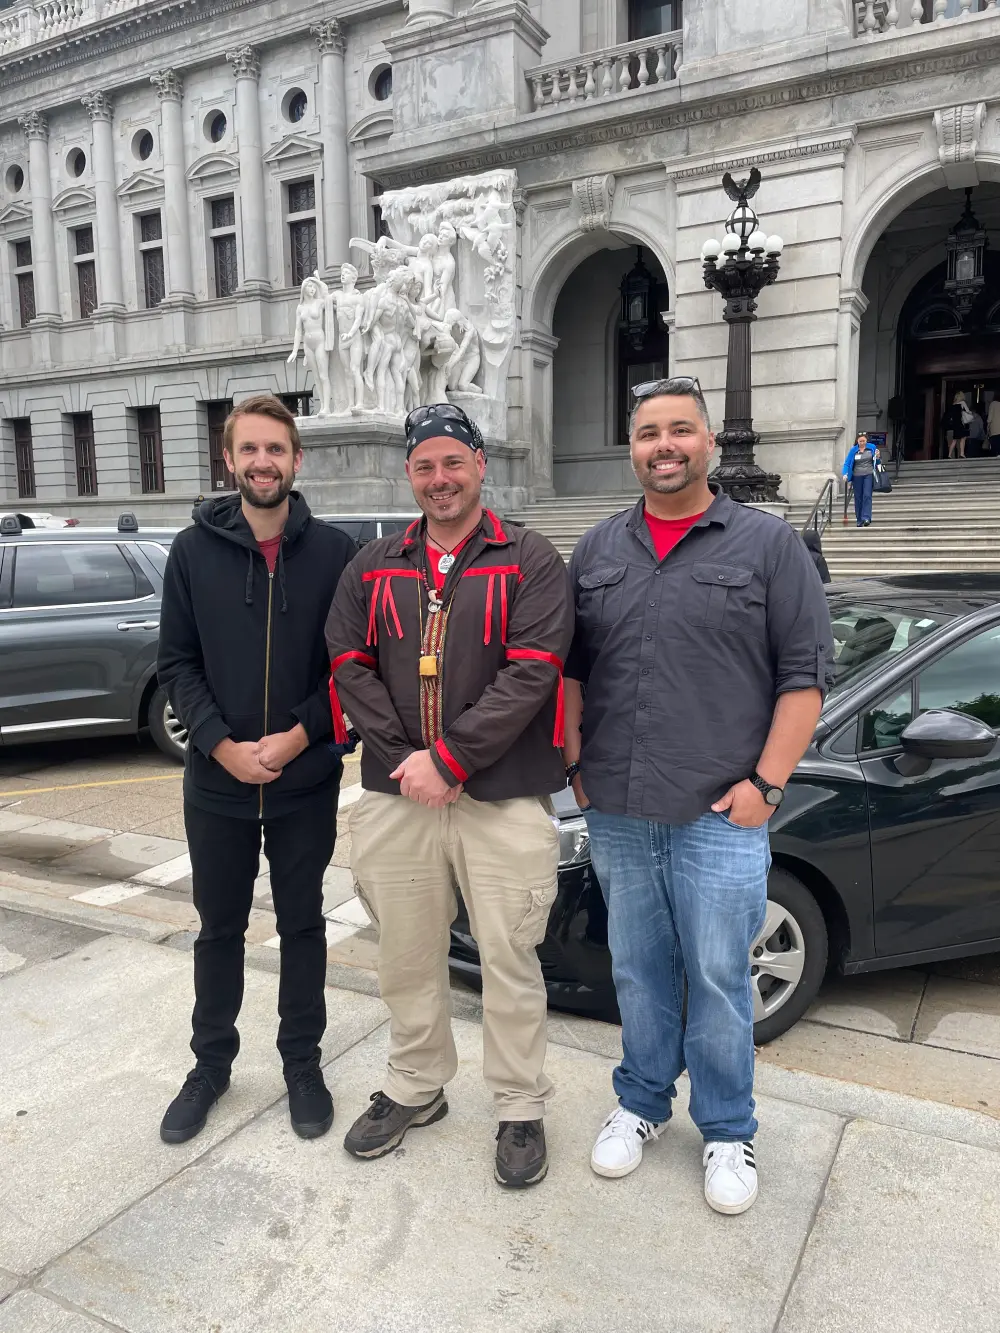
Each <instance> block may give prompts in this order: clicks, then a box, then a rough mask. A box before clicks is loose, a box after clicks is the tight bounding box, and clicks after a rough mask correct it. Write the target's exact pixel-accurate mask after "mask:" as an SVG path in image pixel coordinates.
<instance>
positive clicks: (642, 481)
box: [632, 457, 700, 495]
mask: <svg viewBox="0 0 1000 1333" xmlns="http://www.w3.org/2000/svg"><path fill="white" fill-rule="evenodd" d="M665 461H666V460H665V459H664V458H662V457H661V458H653V459H651V460H650V462H649V463H644V464H642V465H641V466H640V467H634V466H633V469H632V470H633V471H634V472H635V475H636V477H637V478H638V481H639V485H640V486H641V487H642V489H643V490H644V491H653V492H654V493H656V494H658V495H673V494H675V493H676V492H677V491H683V490H684V489H685V488H686V487H688V486H690V485H691V483H692V482H694V481H697V480H698V478H699V475H700V474H699V473H696V472H695V471H694V470H693V469H692V467H691V460H690V458H682V459H671V460H670V461H671V462H679V463H680V464H681V467H680V468H679V470H678V471H677V472H670V473H667V474H665V475H661V474H660V473H659V472H656V471H654V467H653V465H654V464H655V463H662V462H665Z"/></svg>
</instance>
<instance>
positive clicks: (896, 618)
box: [451, 574, 1000, 1043]
mask: <svg viewBox="0 0 1000 1333" xmlns="http://www.w3.org/2000/svg"><path fill="white" fill-rule="evenodd" d="M827 592H828V597H829V601H830V610H831V615H832V619H833V627H834V642H835V651H836V660H837V668H836V677H837V678H836V684H835V686H834V688H833V689H832V690H831V692H830V695H829V697H828V699H827V701H826V704H825V706H824V708H823V714H822V718H821V720H820V723H819V726H818V727H817V729H816V734H815V737H814V739H813V743H812V745H811V746H810V748H809V750H808V752H807V754H806V755H805V758H804V759H803V760H802V762H801V764H800V765H799V767H798V769H797V770H796V772H795V774H794V775H793V777H792V780H791V782H790V783H789V785H788V790H787V794H786V799H785V801H784V803H783V804H782V805H781V807H780V808H779V809H778V810H777V811H776V813H775V814H774V815H773V816H772V819H771V852H772V857H773V868H772V870H771V874H770V878H769V880H768V906H767V920H766V923H765V926H764V929H763V931H762V932H761V934H760V936H759V938H758V939H757V941H756V942H755V944H754V947H753V949H752V950H751V959H750V962H751V972H752V977H753V985H754V1009H755V1013H756V1016H757V1021H756V1024H755V1028H754V1035H755V1038H756V1040H757V1042H758V1043H760V1042H766V1041H771V1040H773V1038H775V1037H777V1036H779V1035H780V1034H781V1033H782V1032H785V1031H787V1029H788V1028H790V1027H791V1026H792V1024H793V1023H795V1022H796V1021H797V1020H798V1019H799V1018H800V1017H801V1016H802V1014H803V1013H804V1012H805V1011H806V1009H807V1008H808V1007H809V1005H810V1004H811V1003H812V1001H813V999H814V998H815V996H816V992H817V990H818V988H819V986H820V983H821V982H822V980H823V977H824V975H825V973H826V972H827V970H828V966H830V967H833V968H838V969H840V970H841V971H843V972H845V973H855V972H868V971H874V970H876V969H880V968H889V967H908V966H911V965H913V964H919V963H927V962H932V961H937V960H939V959H945V958H956V957H961V956H963V955H969V954H981V953H991V952H994V951H1000V740H998V732H1000V575H996V574H993V575H979V574H939V575H913V576H908V577H899V578H895V579H893V580H892V582H891V583H890V582H881V581H876V580H863V581H859V582H857V583H853V584H840V585H832V586H831V587H830V588H829V589H828V590H827ZM554 800H555V803H556V810H557V815H558V817H559V827H560V837H561V865H560V870H559V892H558V896H557V898H556V902H555V904H554V906H553V908H552V912H551V915H550V917H549V926H548V933H547V936H546V939H545V942H544V944H543V945H542V946H541V948H540V949H539V954H540V956H541V960H542V970H543V972H544V975H545V979H546V984H547V986H548V992H549V1001H550V1003H551V1004H552V1006H553V1007H554V1008H558V1009H566V1010H571V1011H573V1012H576V1013H582V1014H587V1015H590V1016H592V1017H598V1018H605V1019H608V1020H610V1021H617V1019H618V1009H617V1004H616V1001H615V995H614V987H613V985H612V981H611V960H610V954H609V953H608V947H607V911H606V909H605V905H604V900H603V897H602V895H601V891H600V886H599V884H598V882H597V878H596V876H595V874H594V871H593V867H592V866H591V864H590V855H589V840H588V837H587V829H586V821H585V820H584V818H583V816H582V815H581V814H580V812H579V810H578V809H577V807H576V804H575V802H574V801H573V798H572V794H571V793H570V792H568V791H567V792H560V793H558V795H557V796H556V797H555V798H554ZM451 965H452V968H453V970H454V972H455V973H456V974H457V975H459V976H461V977H463V978H465V979H466V980H467V981H470V982H471V983H472V984H478V979H479V955H478V952H477V950H476V945H475V941H474V940H473V938H472V935H471V932H470V930H469V924H468V919H467V917H466V916H465V914H464V912H460V915H459V918H458V920H457V921H456V922H455V925H454V927H453V930H452V950H451Z"/></svg>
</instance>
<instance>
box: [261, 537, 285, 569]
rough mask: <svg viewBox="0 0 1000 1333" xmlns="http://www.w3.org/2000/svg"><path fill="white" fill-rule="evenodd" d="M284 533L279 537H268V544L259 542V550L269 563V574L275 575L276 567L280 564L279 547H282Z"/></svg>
mask: <svg viewBox="0 0 1000 1333" xmlns="http://www.w3.org/2000/svg"><path fill="white" fill-rule="evenodd" d="M282 535H283V534H282V533H280V532H279V533H278V535H277V537H268V539H267V541H266V542H258V543H257V549H258V550H259V551H260V553H261V555H262V556H263V557H264V559H265V560H266V562H267V572H268V573H269V574H273V573H274V567H275V565H276V564H277V563H278V547H279V546H280V545H281V538H282Z"/></svg>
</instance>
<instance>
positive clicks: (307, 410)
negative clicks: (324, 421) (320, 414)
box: [278, 393, 312, 417]
mask: <svg viewBox="0 0 1000 1333" xmlns="http://www.w3.org/2000/svg"><path fill="white" fill-rule="evenodd" d="M278 397H279V398H280V399H281V401H282V402H283V403H284V405H285V406H286V407H287V408H288V410H289V412H291V414H292V416H293V417H308V416H311V415H312V394H311V393H279V394H278Z"/></svg>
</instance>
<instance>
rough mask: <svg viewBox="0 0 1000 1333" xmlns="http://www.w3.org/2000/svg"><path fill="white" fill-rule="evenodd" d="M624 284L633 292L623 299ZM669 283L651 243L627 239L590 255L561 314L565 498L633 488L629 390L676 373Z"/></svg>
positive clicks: (562, 297) (560, 472) (556, 457)
mask: <svg viewBox="0 0 1000 1333" xmlns="http://www.w3.org/2000/svg"><path fill="white" fill-rule="evenodd" d="M623 285H624V296H623ZM668 295H669V294H668V291H667V280H666V276H665V274H664V272H663V268H662V267H661V265H660V263H659V261H658V260H657V258H656V256H655V255H653V254H652V253H651V252H650V251H649V250H648V249H646V248H644V247H642V246H637V245H631V244H627V243H625V242H621V243H619V244H618V245H616V246H613V247H611V246H609V247H606V248H604V249H601V250H598V251H596V252H595V253H594V254H591V255H589V256H587V258H585V259H583V260H582V261H581V262H580V263H579V264H578V265H577V267H576V268H575V269H573V271H572V272H571V273H570V275H569V277H568V278H567V279H566V281H565V282H564V283H563V286H562V288H561V290H560V292H559V296H558V299H557V301H556V305H555V311H554V314H553V318H552V333H553V335H554V337H555V338H557V339H558V347H557V348H556V351H555V354H554V356H553V361H552V481H553V487H554V489H555V492H556V494H557V495H559V494H562V495H592V494H596V493H601V492H613V491H620V490H621V491H624V490H630V489H632V488H634V479H633V477H632V472H631V466H630V464H629V456H628V430H627V418H628V409H629V399H630V397H631V394H630V390H631V387H632V386H633V385H635V384H640V383H642V381H643V380H648V379H658V378H660V377H661V376H663V375H665V374H667V370H668V364H669V345H668V334H667V330H666V327H665V325H664V322H663V319H662V316H661V312H662V311H665V310H666V309H667V306H668Z"/></svg>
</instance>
